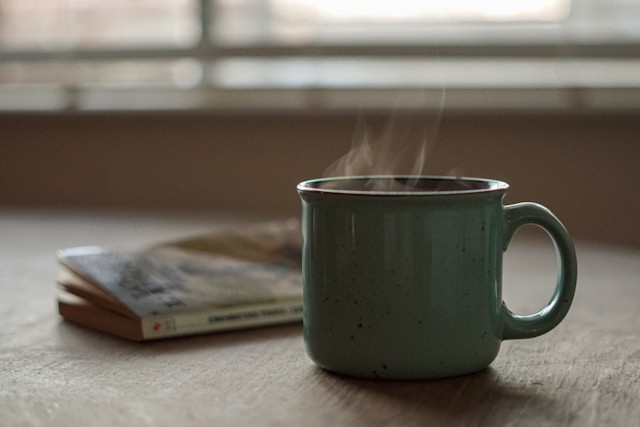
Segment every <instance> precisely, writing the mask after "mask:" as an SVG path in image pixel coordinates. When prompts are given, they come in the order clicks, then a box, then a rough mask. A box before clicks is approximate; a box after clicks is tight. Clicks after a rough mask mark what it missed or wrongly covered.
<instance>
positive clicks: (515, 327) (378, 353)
mask: <svg viewBox="0 0 640 427" xmlns="http://www.w3.org/2000/svg"><path fill="white" fill-rule="evenodd" d="M508 187H509V186H508V185H507V184H506V183H504V182H501V181H496V180H489V179H479V178H449V177H429V176H361V177H336V178H326V179H316V180H310V181H305V182H302V183H300V184H299V185H298V187H297V190H298V193H299V195H300V197H301V199H302V233H303V265H302V272H303V286H304V288H303V290H304V293H303V295H304V297H303V298H304V314H303V317H304V319H303V323H304V339H305V345H306V349H307V353H308V355H309V357H310V358H311V359H312V360H313V361H314V362H315V363H316V364H317V365H318V366H320V367H322V368H325V369H327V370H330V371H333V372H337V373H342V374H347V375H353V376H358V377H365V378H388V379H427V378H441V377H449V376H456V375H462V374H467V373H472V372H475V371H479V370H482V369H484V368H486V367H487V366H489V364H490V363H491V362H492V361H493V360H494V359H495V357H496V356H497V354H498V350H499V348H500V343H501V341H502V340H506V339H516V338H531V337H535V336H538V335H541V334H544V333H546V332H548V331H550V330H551V329H553V328H554V327H555V326H556V325H558V324H559V323H560V321H561V320H562V319H563V318H564V317H565V315H566V314H567V311H568V310H569V306H570V305H571V301H572V300H573V295H574V292H575V286H576V278H577V262H576V255H575V250H574V247H573V243H572V241H571V238H570V237H569V234H568V233H567V231H566V229H565V228H564V227H563V225H562V224H561V223H560V221H559V220H558V219H557V218H556V217H555V216H554V215H553V214H552V213H551V212H550V211H549V210H548V209H546V208H545V207H543V206H541V205H539V204H535V203H519V204H515V205H509V206H504V205H503V203H502V200H503V198H504V196H505V193H506V191H507V189H508ZM525 224H537V225H539V226H540V227H542V228H543V229H544V230H546V231H547V233H548V234H549V235H550V237H551V239H552V240H553V241H554V243H555V247H556V251H557V254H558V259H559V274H558V280H557V284H556V288H555V292H554V294H553V297H552V298H551V300H550V302H549V303H548V305H547V306H546V307H544V308H543V309H542V310H540V311H539V312H538V313H535V314H532V315H526V316H523V315H518V314H514V313H513V312H511V311H510V310H509V309H508V308H507V307H506V305H505V303H504V302H503V301H502V291H501V288H502V283H501V282H502V253H503V252H504V251H505V250H506V248H507V245H508V243H509V241H510V240H511V237H512V236H513V234H514V232H515V231H516V230H517V229H518V228H519V227H521V226H523V225H525Z"/></svg>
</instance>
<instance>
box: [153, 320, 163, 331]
mask: <svg viewBox="0 0 640 427" xmlns="http://www.w3.org/2000/svg"><path fill="white" fill-rule="evenodd" d="M160 329H162V323H160V322H153V330H154V331H159V330H160Z"/></svg>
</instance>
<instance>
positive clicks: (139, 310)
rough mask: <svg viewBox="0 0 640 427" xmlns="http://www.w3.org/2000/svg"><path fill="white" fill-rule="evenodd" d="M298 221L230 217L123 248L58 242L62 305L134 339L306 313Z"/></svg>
mask: <svg viewBox="0 0 640 427" xmlns="http://www.w3.org/2000/svg"><path fill="white" fill-rule="evenodd" d="M300 243H301V235H300V228H299V226H298V221H296V220H289V221H281V222H271V223H264V224H251V225H242V226H227V227H223V228H219V229H216V230H214V231H212V232H211V233H210V234H207V235H201V236H194V237H190V238H186V239H182V240H176V241H170V242H161V243H158V244H155V245H152V246H149V247H146V248H143V249H141V250H137V251H132V252H126V251H118V250H114V249H110V248H106V247H100V246H82V247H72V248H65V249H61V250H60V251H58V262H59V265H60V267H61V269H60V275H59V277H58V281H57V283H58V285H59V289H60V293H59V295H58V310H59V312H60V314H61V315H62V317H63V318H64V319H66V320H68V321H71V322H73V323H76V324H79V325H82V326H85V327H89V328H93V329H96V330H99V331H102V332H106V333H110V334H113V335H117V336H120V337H123V338H126V339H130V340H135V341H147V340H154V339H161V338H169V337H176V336H184V335H193V334H202V333H210V332H217V331H225V330H232V329H241V328H249V327H257V326H265V325H273V324H280V323H288V322H299V321H301V319H302V278H301V245H300Z"/></svg>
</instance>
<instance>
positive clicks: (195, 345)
mask: <svg viewBox="0 0 640 427" xmlns="http://www.w3.org/2000/svg"><path fill="white" fill-rule="evenodd" d="M57 333H58V338H59V340H60V342H61V344H62V345H63V346H64V347H65V348H66V349H67V350H70V351H73V350H74V349H77V350H78V351H81V352H86V351H87V349H91V348H93V349H95V350H96V351H99V352H100V354H105V353H112V354H113V355H114V356H115V357H117V356H118V355H122V354H123V352H122V350H123V349H128V350H129V351H133V352H136V351H141V352H142V351H144V352H150V351H151V352H158V353H177V352H188V351H191V350H194V349H201V348H203V347H209V348H212V349H215V348H222V347H226V346H235V345H240V344H246V343H259V342H265V341H278V340H282V339H286V340H290V339H294V340H297V339H299V341H300V347H301V348H302V324H301V323H288V324H283V325H270V326H261V327H253V328H247V329H239V330H230V331H221V332H216V333H209V334H200V335H190V336H181V337H173V338H165V339H158V340H153V341H144V342H135V341H130V340H127V339H124V338H120V337H117V336H115V335H110V334H106V333H102V332H98V331H94V330H92V329H89V328H86V327H83V326H79V325H76V324H74V323H72V322H69V321H65V320H60V322H59V323H58V326H57Z"/></svg>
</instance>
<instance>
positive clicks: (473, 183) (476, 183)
mask: <svg viewBox="0 0 640 427" xmlns="http://www.w3.org/2000/svg"><path fill="white" fill-rule="evenodd" d="M388 179H394V180H407V181H410V180H415V181H418V180H428V181H435V182H439V183H441V184H447V183H448V184H451V183H456V182H460V183H462V186H463V187H464V185H465V184H466V185H467V186H468V188H461V189H455V190H451V189H446V190H444V189H427V190H408V191H407V190H368V189H343V188H322V187H320V186H319V185H320V184H322V183H330V182H340V181H370V180H388ZM508 188H509V184H507V183H506V182H504V181H500V180H497V179H490V178H475V177H455V176H446V175H357V176H332V177H324V178H314V179H309V180H305V181H302V182H300V183H299V184H298V185H297V186H296V189H297V190H298V192H299V193H322V194H342V195H353V196H450V195H465V194H467V195H468V194H482V193H497V192H506V191H507V190H508Z"/></svg>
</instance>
